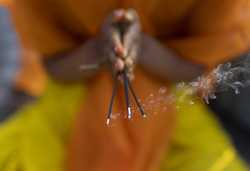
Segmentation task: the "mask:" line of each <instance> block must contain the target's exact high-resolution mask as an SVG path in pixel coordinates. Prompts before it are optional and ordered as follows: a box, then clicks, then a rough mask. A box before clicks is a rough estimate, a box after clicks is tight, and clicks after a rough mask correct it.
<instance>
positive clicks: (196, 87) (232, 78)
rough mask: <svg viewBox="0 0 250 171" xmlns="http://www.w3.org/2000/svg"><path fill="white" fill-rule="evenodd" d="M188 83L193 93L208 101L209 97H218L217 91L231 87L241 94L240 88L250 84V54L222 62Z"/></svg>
mask: <svg viewBox="0 0 250 171" xmlns="http://www.w3.org/2000/svg"><path fill="white" fill-rule="evenodd" d="M188 85H189V86H190V87H191V89H192V90H193V91H192V93H193V94H198V95H199V96H200V97H201V98H203V99H204V100H205V101H206V102H207V103H208V101H209V99H215V98H216V95H215V94H216V93H219V92H223V91H228V90H229V89H232V90H234V92H235V93H236V94H239V93H240V88H243V87H247V86H249V85H250V56H246V57H245V58H244V59H242V60H238V61H237V62H229V63H225V64H220V65H218V66H217V67H216V68H215V69H214V70H212V71H211V72H210V73H208V74H206V75H204V76H201V77H198V78H197V79H196V80H195V81H193V82H190V83H189V84H188Z"/></svg>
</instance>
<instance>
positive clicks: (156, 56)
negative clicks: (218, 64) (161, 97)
mask: <svg viewBox="0 0 250 171" xmlns="http://www.w3.org/2000/svg"><path fill="white" fill-rule="evenodd" d="M138 63H139V64H140V65H141V66H142V67H143V68H144V69H146V70H147V71H148V72H150V73H152V74H153V75H155V76H157V77H159V78H161V79H167V80H169V81H172V82H179V81H190V80H192V79H194V78H196V77H197V76H199V75H201V74H202V73H203V72H204V68H203V67H202V66H201V65H198V64H194V63H191V62H189V61H186V60H184V59H182V58H180V57H179V56H178V55H177V54H175V53H174V52H172V51H171V50H170V49H167V48H166V47H165V46H162V45H161V44H160V43H159V42H157V41H156V40H155V39H153V38H151V37H149V36H147V35H145V34H143V35H142V36H141V48H140V52H139V55H138Z"/></svg>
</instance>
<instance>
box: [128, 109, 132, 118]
mask: <svg viewBox="0 0 250 171" xmlns="http://www.w3.org/2000/svg"><path fill="white" fill-rule="evenodd" d="M131 118H132V112H131V108H130V107H128V119H131Z"/></svg>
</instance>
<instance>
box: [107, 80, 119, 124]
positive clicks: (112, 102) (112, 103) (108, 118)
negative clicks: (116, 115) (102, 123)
mask: <svg viewBox="0 0 250 171" xmlns="http://www.w3.org/2000/svg"><path fill="white" fill-rule="evenodd" d="M117 77H118V75H116V76H115V79H114V87H113V90H112V96H111V100H110V104H109V111H108V116H107V121H106V124H107V125H109V123H110V120H111V116H112V108H113V105H114V101H115V95H116V92H117V84H118V80H117Z"/></svg>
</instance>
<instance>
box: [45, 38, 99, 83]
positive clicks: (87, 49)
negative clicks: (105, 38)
mask: <svg viewBox="0 0 250 171" xmlns="http://www.w3.org/2000/svg"><path fill="white" fill-rule="evenodd" d="M98 49H99V45H98V41H97V40H96V39H90V40H88V41H87V42H86V43H85V44H83V45H82V46H81V47H79V48H78V49H76V50H75V51H72V52H69V53H65V54H61V55H60V54H59V55H57V56H54V57H53V58H51V59H48V60H47V61H45V66H46V69H47V72H48V73H49V74H50V75H51V76H52V78H54V79H56V80H58V81H62V82H75V81H81V80H83V79H87V78H89V77H91V76H93V75H94V74H95V73H96V72H97V70H98V69H99V64H100V63H101V62H102V61H103V55H102V54H101V52H100V51H99V50H98Z"/></svg>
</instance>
